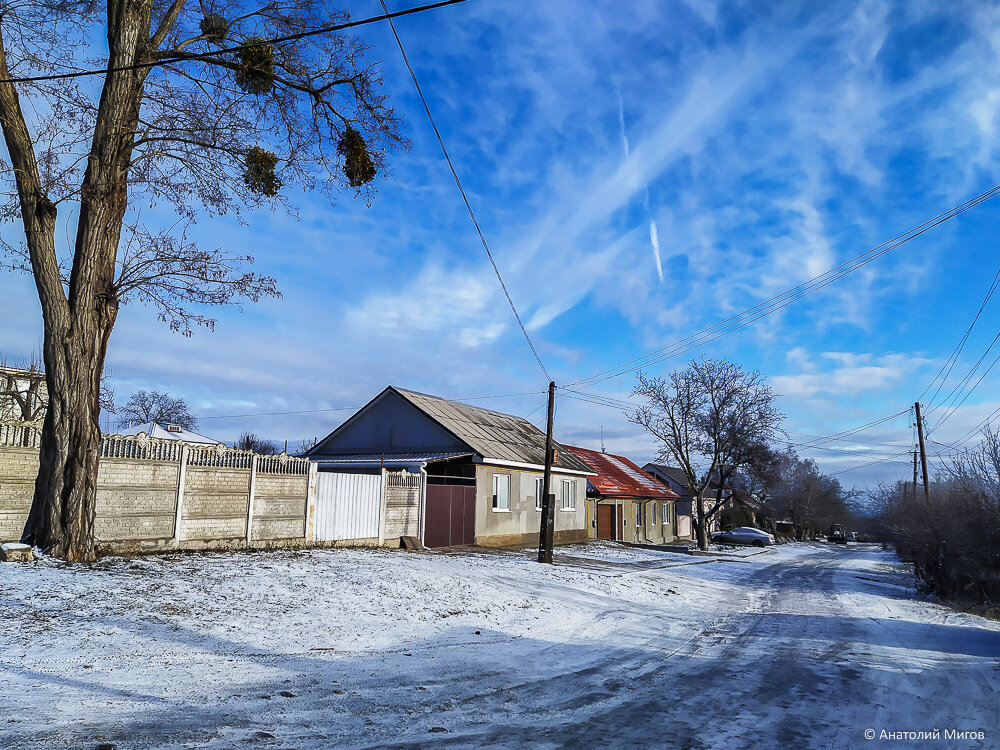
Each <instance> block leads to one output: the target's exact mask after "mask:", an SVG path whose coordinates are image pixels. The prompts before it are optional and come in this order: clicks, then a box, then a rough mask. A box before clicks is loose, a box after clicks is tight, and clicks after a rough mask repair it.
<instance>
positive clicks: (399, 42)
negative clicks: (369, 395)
mask: <svg viewBox="0 0 1000 750" xmlns="http://www.w3.org/2000/svg"><path fill="white" fill-rule="evenodd" d="M379 3H380V4H381V5H382V10H384V11H385V13H386V15H385V18H386V19H387V20H388V21H389V28H390V29H392V35H393V36H394V37H395V38H396V44H397V45H398V46H399V53H400V54H401V55H402V56H403V63H404V64H405V65H406V69H407V70H408V71H409V73H410V78H412V79H413V86H414V88H416V90H417V96H419V97H420V101H421V102H422V103H423V105H424V112H426V113H427V119H428V120H429V121H430V124H431V128H433V129H434V135H435V136H437V140H438V144H439V145H440V146H441V153H443V154H444V158H445V161H447V162H448V168H449V169H450V170H451V175H452V177H454V178H455V184H456V185H457V186H458V191H459V192H460V193H461V194H462V200H463V201H465V207H466V209H468V211H469V218H470V219H472V224H473V225H474V226H475V227H476V232H477V233H478V234H479V241H480V242H482V243H483V249H484V250H485V251H486V256H487V257H488V258H489V259H490V264H491V265H492V266H493V271H494V273H496V275H497V281H499V282H500V288H501V289H503V293H504V296H505V297H506V298H507V304H509V305H510V309H511V312H513V313H514V318H515V320H517V325H518V327H519V328H520V329H521V333H522V334H524V340H525V341H527V342H528V347H529V348H530V349H531V353H532V354H533V355H534V356H535V361H536V362H537V363H538V367H539V368H540V369H541V371H542V374H543V375H545V379H546V380H547V381H551V380H552V376H550V375H549V371H548V370H546V369H545V365H544V364H542V358H541V357H540V356H538V350H537V349H535V345H534V343H532V341H531V337H530V336H529V335H528V329H527V328H525V327H524V323H523V322H522V321H521V315H520V313H518V311H517V307H516V306H515V305H514V300H513V299H511V296H510V292H509V291H507V284H506V283H504V280H503V276H502V275H501V273H500V268H499V267H498V266H497V262H496V261H495V260H494V259H493V253H492V252H490V246H489V244H488V243H487V242H486V235H484V234H483V230H482V228H481V227H480V226H479V221H478V220H477V219H476V213H475V211H473V210H472V204H471V203H470V202H469V196H467V195H466V194H465V188H463V187H462V181H461V180H460V179H459V177H458V172H457V171H456V169H455V165H454V164H453V163H452V161H451V156H449V155H448V149H447V147H446V146H445V145H444V138H443V137H442V136H441V131H440V130H438V126H437V124H436V123H435V122H434V116H433V115H431V108H430V106H429V105H428V104H427V99H425V98H424V92H423V91H421V89H420V82H419V81H417V74H416V73H414V72H413V66H411V65H410V60H409V58H408V57H407V56H406V50H405V49H403V42H402V40H401V39H400V38H399V34H397V33H396V25H395V24H394V23H393V22H392V14H390V13H389V8H388V7H387V6H386V4H385V0H379Z"/></svg>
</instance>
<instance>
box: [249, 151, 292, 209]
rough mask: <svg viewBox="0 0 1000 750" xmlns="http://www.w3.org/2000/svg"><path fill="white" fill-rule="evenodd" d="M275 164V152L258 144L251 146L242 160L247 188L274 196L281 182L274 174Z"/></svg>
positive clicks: (276, 164) (258, 193) (269, 196)
mask: <svg viewBox="0 0 1000 750" xmlns="http://www.w3.org/2000/svg"><path fill="white" fill-rule="evenodd" d="M276 166H278V157H277V155H276V154H274V153H272V152H270V151H268V150H266V149H263V148H261V147H260V146H253V147H252V148H251V149H250V150H249V151H247V155H246V158H245V160H244V169H243V182H244V183H246V186H247V190H249V191H250V192H251V193H255V194H256V195H264V196H267V197H268V198H273V197H274V196H276V195H277V194H278V191H279V190H280V189H281V186H282V184H283V183H282V182H281V180H280V179H279V178H278V175H277V174H275V171H274V168H275V167H276Z"/></svg>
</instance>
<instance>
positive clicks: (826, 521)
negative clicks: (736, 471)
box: [768, 448, 853, 540]
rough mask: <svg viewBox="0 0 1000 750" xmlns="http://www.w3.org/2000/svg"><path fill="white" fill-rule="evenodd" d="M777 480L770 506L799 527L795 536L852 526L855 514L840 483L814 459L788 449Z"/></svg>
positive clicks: (769, 500) (770, 496) (808, 536)
mask: <svg viewBox="0 0 1000 750" xmlns="http://www.w3.org/2000/svg"><path fill="white" fill-rule="evenodd" d="M780 456H781V462H780V468H779V473H778V478H777V481H776V482H775V483H774V484H773V485H772V486H771V487H770V490H769V498H768V507H769V508H770V509H771V511H772V512H773V513H774V514H775V515H776V516H779V517H780V518H779V519H778V520H790V521H791V522H792V524H793V525H794V526H795V537H796V538H797V539H800V540H801V539H806V538H810V537H812V536H813V535H814V534H815V533H816V532H819V531H823V532H825V531H826V530H827V529H828V528H829V527H830V524H832V523H842V524H843V523H849V522H850V521H851V520H852V518H853V513H852V511H851V509H850V508H849V507H848V504H847V495H846V493H845V492H844V489H843V487H841V485H840V482H839V481H838V480H837V479H836V478H835V477H832V476H830V475H829V474H824V473H823V472H822V471H820V468H819V466H817V465H816V462H815V461H813V460H812V459H808V458H806V459H802V458H799V456H798V455H796V453H795V451H793V450H792V449H791V448H788V449H787V450H786V451H785V452H784V453H781V454H780Z"/></svg>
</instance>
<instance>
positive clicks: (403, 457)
mask: <svg viewBox="0 0 1000 750" xmlns="http://www.w3.org/2000/svg"><path fill="white" fill-rule="evenodd" d="M468 455H471V454H469V453H468V452H465V453H463V452H461V451H452V452H443V451H438V452H435V453H352V454H350V455H347V456H323V457H317V458H314V459H313V460H314V461H315V462H316V463H318V464H321V465H323V466H327V465H330V466H350V465H352V464H366V465H367V464H379V463H384V464H385V465H386V466H401V465H410V464H419V463H431V462H433V461H446V460H447V459H449V458H459V457H461V456H468Z"/></svg>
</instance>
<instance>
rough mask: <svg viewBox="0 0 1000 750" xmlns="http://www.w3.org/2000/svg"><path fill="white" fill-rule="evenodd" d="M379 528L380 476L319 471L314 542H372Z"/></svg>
mask: <svg viewBox="0 0 1000 750" xmlns="http://www.w3.org/2000/svg"><path fill="white" fill-rule="evenodd" d="M381 527H382V476H381V474H339V473H337V472H332V471H321V472H319V474H318V476H317V483H316V525H315V530H316V541H318V542H332V541H338V540H341V539H371V538H375V537H378V536H379V530H380V529H381Z"/></svg>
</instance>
